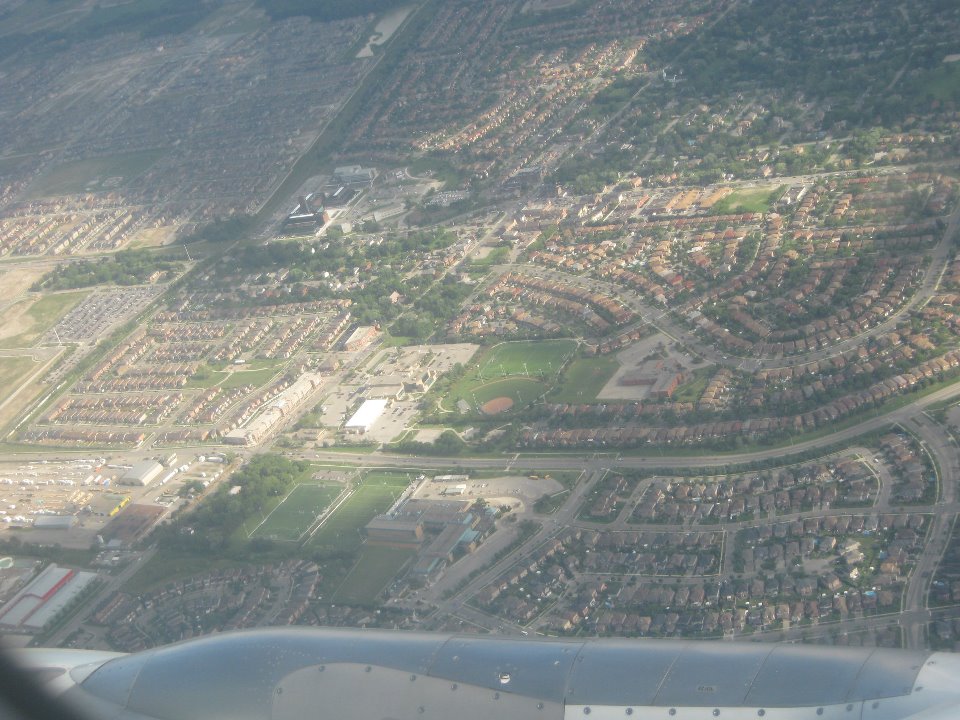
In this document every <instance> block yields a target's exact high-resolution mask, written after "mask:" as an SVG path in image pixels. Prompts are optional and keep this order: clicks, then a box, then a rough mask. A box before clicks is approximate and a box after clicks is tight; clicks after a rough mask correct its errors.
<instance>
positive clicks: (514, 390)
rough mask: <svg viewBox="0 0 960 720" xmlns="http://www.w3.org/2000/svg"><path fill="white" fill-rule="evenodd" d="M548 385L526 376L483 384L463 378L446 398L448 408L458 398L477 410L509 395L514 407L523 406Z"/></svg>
mask: <svg viewBox="0 0 960 720" xmlns="http://www.w3.org/2000/svg"><path fill="white" fill-rule="evenodd" d="M548 387H549V386H548V385H546V384H545V383H542V382H540V381H539V380H534V379H532V378H525V377H506V378H503V379H502V380H491V381H489V382H485V383H483V384H477V383H475V382H469V381H465V380H461V381H460V382H458V383H456V384H455V385H454V386H453V387H452V388H451V389H450V392H449V393H448V394H447V397H446V398H444V405H445V406H446V408H447V409H451V408H454V407H455V406H456V403H457V401H458V400H465V401H466V402H467V403H469V404H470V407H471V408H473V409H474V410H476V409H477V408H479V407H480V406H481V405H483V404H484V403H485V402H488V401H490V400H493V399H494V398H499V397H508V398H510V399H511V400H513V403H514V405H513V407H514V408H518V407H523V406H525V405H527V404H529V403H532V402H534V401H535V400H536V399H537V398H539V397H540V396H542V395H543V394H544V393H545V392H546V391H547V389H548Z"/></svg>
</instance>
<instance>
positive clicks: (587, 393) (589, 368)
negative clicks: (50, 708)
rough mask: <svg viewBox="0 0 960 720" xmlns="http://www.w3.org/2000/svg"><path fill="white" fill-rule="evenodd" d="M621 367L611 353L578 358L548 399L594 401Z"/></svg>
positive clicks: (551, 400) (571, 364) (552, 400)
mask: <svg viewBox="0 0 960 720" xmlns="http://www.w3.org/2000/svg"><path fill="white" fill-rule="evenodd" d="M619 367H620V363H618V362H617V360H616V358H614V357H612V356H610V355H603V356H598V357H590V358H577V359H576V360H574V361H573V362H572V363H570V365H568V366H567V368H566V369H565V370H564V371H563V375H562V376H561V378H560V384H559V385H557V386H556V387H555V388H554V389H553V390H551V391H550V394H549V395H547V399H548V400H549V401H550V402H558V403H584V402H593V401H594V400H596V399H597V394H598V393H599V392H600V391H601V390H603V386H604V385H606V384H607V383H608V382H609V381H610V378H612V377H613V375H614V373H615V372H616V371H617V370H618V369H619Z"/></svg>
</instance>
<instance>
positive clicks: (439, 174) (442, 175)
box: [407, 157, 464, 190]
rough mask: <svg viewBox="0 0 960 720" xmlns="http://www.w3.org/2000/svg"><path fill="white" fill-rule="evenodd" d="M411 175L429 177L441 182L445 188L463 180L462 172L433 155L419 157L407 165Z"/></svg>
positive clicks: (453, 186)
mask: <svg viewBox="0 0 960 720" xmlns="http://www.w3.org/2000/svg"><path fill="white" fill-rule="evenodd" d="M407 172H409V173H410V174H411V175H412V176H413V177H417V178H430V179H431V180H439V181H440V182H442V183H443V188H442V189H445V190H448V189H451V188H455V187H458V186H459V185H460V183H462V182H463V179H464V177H463V173H462V172H461V171H459V170H457V169H456V168H454V167H453V165H451V164H450V163H448V162H446V161H445V160H441V159H439V158H435V157H420V158H417V159H416V160H414V161H413V162H411V163H410V164H409V165H408V166H407Z"/></svg>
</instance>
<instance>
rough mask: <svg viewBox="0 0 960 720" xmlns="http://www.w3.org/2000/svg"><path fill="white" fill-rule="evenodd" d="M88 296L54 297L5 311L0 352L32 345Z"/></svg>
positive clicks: (81, 293) (83, 292)
mask: <svg viewBox="0 0 960 720" xmlns="http://www.w3.org/2000/svg"><path fill="white" fill-rule="evenodd" d="M88 294H89V291H87V290H81V291H77V292H66V293H56V294H53V295H46V296H44V297H42V298H40V299H39V300H35V301H34V302H33V303H32V304H30V305H29V307H27V306H26V305H25V303H17V304H16V305H13V306H12V307H9V308H7V310H6V311H5V313H4V315H3V317H2V318H0V328H2V329H0V348H13V347H29V346H31V345H33V343H35V342H36V341H37V340H39V339H40V336H41V335H43V334H44V333H45V332H46V331H47V330H49V329H50V328H51V327H52V326H53V325H54V324H55V323H56V322H57V320H59V319H60V318H61V317H63V315H64V314H66V312H67V310H69V309H70V308H72V307H73V306H74V305H76V304H77V303H78V302H80V300H82V299H83V298H84V297H86V296H87V295H88ZM26 302H29V301H26ZM8 332H9V333H10V334H7V333H8Z"/></svg>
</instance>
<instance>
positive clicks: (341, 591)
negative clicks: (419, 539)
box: [333, 545, 416, 605]
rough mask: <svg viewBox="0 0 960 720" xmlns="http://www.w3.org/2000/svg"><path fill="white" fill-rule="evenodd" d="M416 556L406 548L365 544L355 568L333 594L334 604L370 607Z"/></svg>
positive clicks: (414, 552)
mask: <svg viewBox="0 0 960 720" xmlns="http://www.w3.org/2000/svg"><path fill="white" fill-rule="evenodd" d="M415 555H416V551H414V550H412V549H409V548H395V547H381V546H377V545H365V546H364V548H363V551H362V552H361V553H360V558H359V559H358V560H357V563H356V565H354V566H353V568H351V570H350V572H349V573H347V576H346V577H345V578H344V579H343V582H342V583H341V584H340V587H339V588H337V591H336V592H335V593H334V595H333V600H334V602H338V603H347V604H359V605H373V604H375V603H377V601H378V600H379V599H380V593H381V592H383V590H384V588H386V587H387V585H388V584H389V583H390V581H391V580H393V578H394V577H396V575H397V573H398V572H399V571H400V570H401V569H402V568H403V567H404V565H405V564H406V563H407V562H409V561H410V560H411V559H412V558H413V557H414V556H415Z"/></svg>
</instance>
